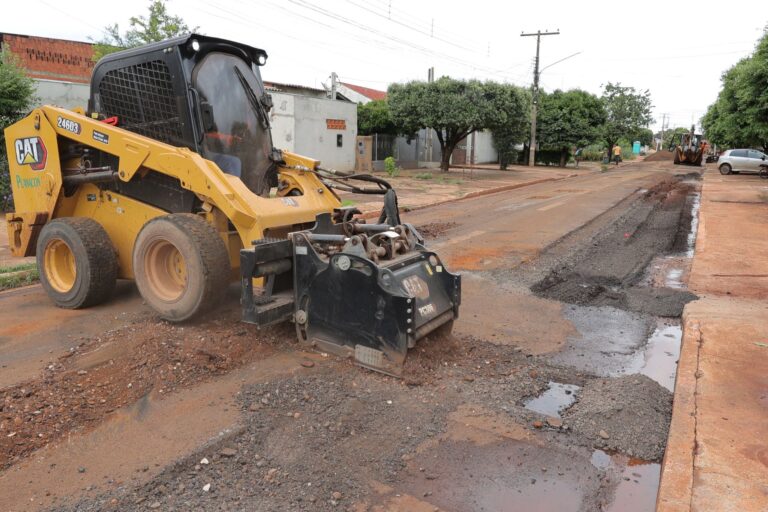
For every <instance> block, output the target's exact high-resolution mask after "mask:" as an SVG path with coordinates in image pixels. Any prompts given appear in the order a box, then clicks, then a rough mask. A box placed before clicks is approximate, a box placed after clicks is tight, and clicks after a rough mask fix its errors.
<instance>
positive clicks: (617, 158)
mask: <svg viewBox="0 0 768 512" xmlns="http://www.w3.org/2000/svg"><path fill="white" fill-rule="evenodd" d="M613 161H614V162H616V165H619V162H621V146H619V145H618V144H616V145H615V146H613Z"/></svg>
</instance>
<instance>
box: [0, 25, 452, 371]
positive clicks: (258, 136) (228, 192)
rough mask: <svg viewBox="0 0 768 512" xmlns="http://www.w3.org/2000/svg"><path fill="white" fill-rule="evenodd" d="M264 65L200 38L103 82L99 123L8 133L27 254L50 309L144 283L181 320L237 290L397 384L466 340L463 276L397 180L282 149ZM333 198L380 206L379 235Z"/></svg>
mask: <svg viewBox="0 0 768 512" xmlns="http://www.w3.org/2000/svg"><path fill="white" fill-rule="evenodd" d="M266 60H267V54H266V52H264V51H263V50H260V49H257V48H253V47H250V46H246V45H243V44H239V43H235V42H231V41H226V40H222V39H216V38H212V37H206V36H201V35H196V34H191V35H187V36H183V37H178V38H174V39H170V40H167V41H163V42H160V43H153V44H149V45H146V46H143V47H140V48H135V49H130V50H125V51H122V52H119V53H115V54H112V55H108V56H106V57H104V58H102V59H101V60H100V61H99V62H98V63H97V64H96V66H95V68H94V71H93V76H92V79H91V93H90V99H89V102H88V108H87V110H83V109H80V110H75V111H69V110H65V109H61V108H57V107H54V106H43V107H41V108H38V109H35V110H34V111H32V112H31V113H30V114H29V115H28V116H27V117H25V118H24V119H22V120H21V121H19V122H18V123H16V124H14V125H12V126H10V127H9V128H8V129H7V130H6V131H5V137H6V144H7V149H8V155H9V161H10V176H11V182H12V188H13V198H14V203H15V208H16V211H15V212H12V213H8V214H7V222H8V235H9V240H10V244H11V250H12V252H13V254H15V255H17V256H32V255H36V256H37V262H38V266H39V269H40V280H41V283H42V286H43V288H44V289H45V291H46V292H47V293H48V295H49V296H50V298H51V299H52V300H53V302H54V303H55V304H56V305H58V306H60V307H63V308H83V307H87V306H92V305H95V304H98V303H101V302H103V301H105V300H107V299H108V297H109V296H110V293H111V292H112V290H113V288H114V286H115V281H116V279H133V280H135V282H136V286H137V287H138V290H139V292H140V293H141V296H142V297H143V299H144V300H145V301H146V303H147V304H148V305H149V306H150V307H151V308H152V309H154V310H155V311H156V312H157V314H158V315H159V316H160V317H162V318H164V319H166V320H169V321H173V322H179V321H184V320H187V319H190V318H192V317H194V316H195V315H198V314H199V313H203V312H206V311H207V310H209V309H211V308H213V307H215V306H217V305H218V303H219V301H220V299H221V297H222V294H223V292H224V290H225V288H226V287H227V286H228V283H230V282H231V281H232V280H235V279H237V278H238V276H239V279H240V281H241V289H242V296H241V305H242V318H243V320H244V321H246V322H251V323H255V324H258V325H261V326H265V325H270V324H273V323H276V322H281V321H293V322H294V323H295V326H296V331H297V333H298V336H299V339H300V341H301V342H303V343H305V344H307V345H310V346H314V347H318V348H319V349H321V350H324V351H329V352H332V353H335V354H340V355H345V356H350V357H353V358H354V359H355V360H356V361H357V362H358V363H359V364H362V365H364V366H367V367H369V368H372V369H375V370H379V371H383V372H386V373H390V374H394V375H399V374H400V373H401V371H402V364H403V362H404V360H405V357H406V354H407V351H408V348H410V347H413V346H414V344H415V342H416V341H417V340H419V339H420V338H422V337H424V336H425V335H426V334H428V333H430V332H431V331H433V330H435V329H437V328H438V327H442V326H448V327H450V325H451V324H452V322H453V320H454V318H456V317H457V316H458V310H459V304H460V300H461V280H460V276H458V275H455V274H452V273H450V272H448V271H447V270H446V268H445V266H444V265H443V264H442V262H441V261H440V258H439V257H438V255H437V254H435V253H433V252H431V251H428V250H427V249H426V247H425V245H424V241H423V239H422V237H421V236H420V235H419V233H418V231H417V230H416V229H415V228H414V227H413V226H412V225H409V224H405V223H401V222H400V218H399V213H398V208H397V198H396V196H395V193H394V190H392V188H391V187H390V186H389V184H388V183H387V182H385V181H384V180H382V179H380V178H378V177H375V176H371V175H359V174H349V173H340V172H337V171H334V170H332V169H326V168H324V167H322V166H321V165H320V162H318V161H316V160H313V159H311V158H306V157H303V156H299V155H296V154H292V153H289V152H285V151H279V150H277V149H275V148H274V147H273V145H272V138H271V132H270V117H269V111H270V109H271V106H272V105H271V98H270V96H269V95H268V94H267V93H266V92H265V90H264V84H263V82H262V80H261V74H260V67H261V66H263V65H264V64H265V63H266ZM335 190H348V191H353V192H355V193H375V194H381V195H382V197H383V199H384V201H383V204H384V207H383V208H382V213H381V215H380V217H379V219H378V222H374V223H367V222H366V221H364V220H362V219H361V218H360V215H359V214H360V212H359V211H357V210H356V209H354V208H342V207H341V202H340V200H339V197H338V196H337V194H336V192H335Z"/></svg>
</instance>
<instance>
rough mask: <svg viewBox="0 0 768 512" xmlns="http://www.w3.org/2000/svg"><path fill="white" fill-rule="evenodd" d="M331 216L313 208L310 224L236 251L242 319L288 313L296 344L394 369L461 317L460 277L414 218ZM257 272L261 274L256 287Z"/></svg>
mask: <svg viewBox="0 0 768 512" xmlns="http://www.w3.org/2000/svg"><path fill="white" fill-rule="evenodd" d="M334 218H335V219H336V220H339V222H333V220H332V218H331V215H330V214H322V215H319V216H318V217H317V223H316V225H315V227H314V228H313V229H311V230H307V231H298V232H295V233H291V234H290V235H289V238H288V239H287V240H260V241H257V242H256V243H255V244H254V247H253V248H251V249H243V250H242V251H241V253H240V255H241V273H242V277H243V297H242V303H243V319H244V320H245V321H246V322H251V323H255V324H258V325H268V324H270V323H274V322H278V321H281V320H285V319H289V318H291V317H293V320H294V322H295V324H296V331H297V334H298V337H299V340H300V341H301V342H302V343H304V344H307V345H309V346H312V347H315V348H317V349H318V350H321V351H324V352H330V353H333V354H337V355H341V356H349V357H352V358H354V360H355V361H356V362H357V363H358V364H360V365H362V366H365V367H367V368H370V369H372V370H377V371H381V372H384V373H387V374H390V375H395V376H400V375H401V374H402V367H403V363H404V361H405V358H406V355H407V353H408V349H409V348H412V347H414V346H415V344H416V342H417V341H418V340H419V339H421V338H423V337H424V336H426V335H427V334H429V333H430V332H432V331H434V330H435V329H437V328H438V327H440V326H442V325H445V324H448V323H450V322H452V321H453V320H454V319H455V318H457V316H458V311H459V304H460V301H461V278H460V276H458V275H455V274H451V273H450V272H448V271H447V270H446V269H445V267H444V266H443V264H442V263H441V261H440V259H439V257H438V256H437V255H436V254H435V253H434V252H431V251H428V250H427V249H426V248H425V247H424V245H423V240H422V239H421V237H420V235H419V234H418V232H417V231H416V230H415V229H414V228H413V226H410V225H408V224H401V225H398V226H394V227H392V226H389V225H387V224H364V223H360V222H358V221H345V220H342V219H346V218H349V215H348V212H345V211H344V210H337V211H336V212H335V214H334ZM256 277H263V278H265V281H264V286H263V287H262V290H261V293H259V294H254V289H253V285H252V283H253V278H256ZM289 277H290V281H291V289H287V288H286V287H285V283H287V282H288V281H289ZM281 281H282V282H283V286H282V287H281V284H280V283H281Z"/></svg>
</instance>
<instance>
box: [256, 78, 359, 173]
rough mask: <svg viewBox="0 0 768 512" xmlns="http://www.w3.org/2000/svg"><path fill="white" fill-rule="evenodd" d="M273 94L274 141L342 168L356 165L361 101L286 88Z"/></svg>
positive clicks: (323, 163) (271, 114)
mask: <svg viewBox="0 0 768 512" xmlns="http://www.w3.org/2000/svg"><path fill="white" fill-rule="evenodd" d="M270 94H271V95H272V103H273V105H274V106H273V107H272V111H271V113H270V119H271V123H272V142H273V144H274V146H275V147H276V148H278V149H284V150H286V151H292V152H294V153H298V154H300V155H305V156H308V157H310V158H315V159H317V160H320V162H321V165H323V166H324V167H331V168H333V169H337V170H339V171H351V170H353V169H354V168H355V136H356V135H357V104H355V103H350V102H347V101H338V100H337V101H334V100H331V99H325V98H316V97H309V96H304V95H298V94H290V93H285V92H270Z"/></svg>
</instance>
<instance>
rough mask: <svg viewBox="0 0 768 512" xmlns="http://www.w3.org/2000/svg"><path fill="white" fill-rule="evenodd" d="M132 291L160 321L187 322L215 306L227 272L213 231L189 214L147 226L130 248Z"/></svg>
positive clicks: (226, 256) (221, 246)
mask: <svg viewBox="0 0 768 512" xmlns="http://www.w3.org/2000/svg"><path fill="white" fill-rule="evenodd" d="M133 271H134V275H135V279H136V286H137V287H138V289H139V292H140V293H141V296H142V297H143V298H144V300H145V301H146V302H147V304H148V305H149V306H150V307H151V308H152V309H154V310H155V311H156V312H157V313H158V314H159V315H160V316H161V317H162V318H163V319H165V320H168V321H171V322H182V321H184V320H188V319H190V318H191V317H193V316H195V314H197V313H199V312H201V311H206V310H208V309H210V308H212V307H214V306H215V305H216V304H217V303H218V301H219V300H220V299H221V297H222V296H223V294H224V291H225V290H226V289H227V285H228V283H229V276H230V272H231V268H230V264H229V253H228V252H227V248H226V246H225V245H224V241H223V240H222V239H221V237H220V236H219V233H218V232H217V231H216V229H215V228H214V227H213V226H211V225H210V224H209V223H207V222H206V221H205V220H204V219H202V218H200V217H198V216H197V215H193V214H171V215H164V216H162V217H157V218H155V219H152V220H150V221H149V222H147V223H146V224H145V225H144V227H143V228H142V229H141V232H140V233H139V236H138V237H137V238H136V243H135V245H134V248H133Z"/></svg>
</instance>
